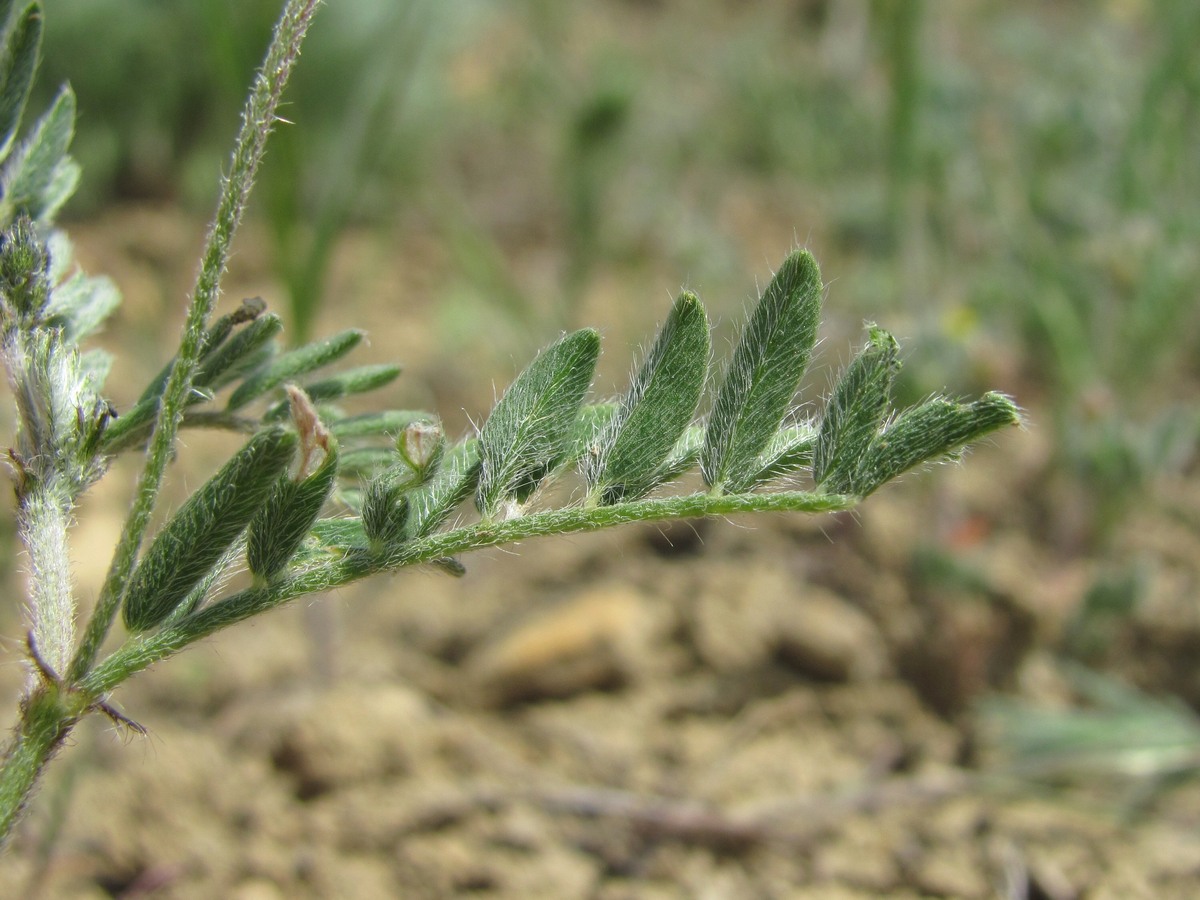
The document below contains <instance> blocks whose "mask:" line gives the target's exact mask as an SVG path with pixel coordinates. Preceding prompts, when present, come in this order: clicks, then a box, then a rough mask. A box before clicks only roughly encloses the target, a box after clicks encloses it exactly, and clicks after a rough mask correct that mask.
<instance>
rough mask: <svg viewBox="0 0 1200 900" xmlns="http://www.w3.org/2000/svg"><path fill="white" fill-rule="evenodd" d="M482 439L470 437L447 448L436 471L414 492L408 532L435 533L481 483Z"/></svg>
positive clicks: (412, 534)
mask: <svg viewBox="0 0 1200 900" xmlns="http://www.w3.org/2000/svg"><path fill="white" fill-rule="evenodd" d="M479 466H480V448H479V441H478V440H476V439H475V438H470V439H468V440H465V441H463V442H462V443H461V444H456V445H455V446H453V447H451V448H450V449H449V450H447V451H445V453H444V454H443V456H442V463H441V466H440V467H439V468H438V471H437V474H436V475H434V476H433V479H432V480H431V481H429V483H428V484H426V485H425V486H424V487H422V488H421V489H420V490H418V491H414V492H413V494H412V506H413V508H412V513H411V516H410V519H409V526H408V533H409V535H410V536H412V537H425V536H426V535H427V534H430V533H432V532H433V530H434V529H436V528H437V527H438V526H439V525H441V524H442V522H444V521H445V520H446V517H447V516H449V515H450V513H452V512H453V511H454V508H455V507H456V506H458V505H459V504H460V503H462V502H463V501H464V500H466V499H467V497H469V496H471V493H472V492H473V491H474V490H475V488H476V487H477V485H478V484H479Z"/></svg>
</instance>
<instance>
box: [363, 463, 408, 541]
mask: <svg viewBox="0 0 1200 900" xmlns="http://www.w3.org/2000/svg"><path fill="white" fill-rule="evenodd" d="M415 487H416V481H415V480H414V479H413V477H412V470H411V469H409V467H408V465H407V464H404V463H400V464H397V465H395V466H392V467H391V468H390V469H386V470H385V471H383V472H380V473H379V474H377V475H376V476H375V477H374V478H372V479H371V480H370V481H369V482H367V487H366V490H364V491H363V504H362V526H363V531H364V532H365V533H366V535H367V540H368V541H370V544H371V549H373V550H375V551H376V552H384V551H387V550H388V549H391V548H394V547H397V546H399V545H400V544H401V543H403V542H404V539H405V538H406V537H407V534H408V515H409V494H410V493H411V492H412V490H413V489H414V488H415Z"/></svg>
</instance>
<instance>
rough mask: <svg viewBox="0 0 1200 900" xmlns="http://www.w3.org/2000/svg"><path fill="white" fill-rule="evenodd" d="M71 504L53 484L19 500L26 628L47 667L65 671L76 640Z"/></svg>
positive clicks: (18, 525) (52, 481)
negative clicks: (26, 565) (25, 573)
mask: <svg viewBox="0 0 1200 900" xmlns="http://www.w3.org/2000/svg"><path fill="white" fill-rule="evenodd" d="M71 508H72V500H71V497H70V496H69V494H68V492H67V491H64V490H61V489H60V487H59V485H58V484H57V479H51V480H50V481H49V482H48V483H44V484H40V485H37V486H35V487H34V489H33V490H31V491H30V492H29V493H28V494H27V495H26V496H24V497H23V498H22V499H21V504H20V508H19V510H18V513H17V519H18V522H17V528H18V531H19V533H20V535H21V541H22V543H23V544H24V545H25V547H26V549H27V551H28V554H29V612H30V628H31V629H32V632H33V638H34V641H35V642H36V645H37V647H39V648H40V650H41V652H42V654H43V659H44V660H45V662H46V665H48V666H50V667H51V668H52V669H54V670H55V671H56V672H61V671H63V670H64V669H66V667H67V665H68V663H69V662H70V660H71V648H72V645H73V643H74V639H75V601H74V598H73V597H72V595H71V554H70V552H69V550H68V547H67V527H68V525H69V524H70V521H71Z"/></svg>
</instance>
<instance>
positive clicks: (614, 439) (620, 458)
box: [584, 293, 711, 504]
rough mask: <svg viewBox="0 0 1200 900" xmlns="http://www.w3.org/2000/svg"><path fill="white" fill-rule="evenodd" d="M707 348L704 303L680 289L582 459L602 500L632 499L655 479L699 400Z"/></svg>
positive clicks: (657, 478) (590, 484) (589, 479)
mask: <svg viewBox="0 0 1200 900" xmlns="http://www.w3.org/2000/svg"><path fill="white" fill-rule="evenodd" d="M710 350H711V340H710V337H709V331H708V317H707V316H706V315H705V314H704V307H703V306H701V305H700V301H699V299H697V297H696V295H695V294H691V293H684V294H682V295H681V296H680V297H679V299H678V300H676V301H675V305H674V306H673V307H672V308H671V314H670V316H668V317H667V321H666V323H664V325H663V327H662V330H661V331H659V333H658V338H657V339H656V340H655V342H654V346H653V347H652V348H651V350H650V353H649V354H648V355H647V357H646V361H645V362H644V363H643V364H642V367H641V369H639V370H638V373H637V375H636V376H635V377H634V380H633V384H632V385H631V386H630V388H629V391H628V393H626V394H625V396H624V398H623V399H622V400H621V404H620V406H619V407H618V409H617V412H616V414H615V415H614V416H613V418H612V419H611V420H610V422H609V423H608V425H607V426H606V427H605V429H604V431H603V432H602V433H601V434H600V436H599V438H598V440H597V446H598V452H597V453H596V454H595V455H589V456H588V457H587V458H586V459H585V467H584V470H585V474H586V476H587V480H588V484H589V486H590V487H591V489H592V490H593V491H598V492H599V494H600V501H601V502H602V503H606V504H608V503H618V502H620V501H622V500H636V499H638V498H639V497H642V496H644V495H645V494H647V493H649V491H650V490H651V489H652V488H654V487H655V486H656V485H657V484H659V482H660V480H661V478H660V468H661V466H662V464H663V463H664V461H665V460H666V459H667V457H668V456H669V455H670V453H671V450H672V449H673V448H674V447H675V445H676V443H677V442H678V441H679V438H680V436H681V435H682V434H683V433H684V430H685V429H686V428H687V426H688V424H689V423H690V422H691V420H692V415H693V414H694V413H695V412H696V404H697V403H699V402H700V393H701V392H702V391H703V390H704V380H705V378H706V376H707V374H708V357H709V352H710Z"/></svg>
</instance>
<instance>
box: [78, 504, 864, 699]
mask: <svg viewBox="0 0 1200 900" xmlns="http://www.w3.org/2000/svg"><path fill="white" fill-rule="evenodd" d="M857 502H858V501H857V498H854V497H845V496H841V495H837V494H814V493H808V492H804V491H787V492H782V493H777V494H728V495H715V494H692V495H688V496H684V497H667V498H660V499H652V500H637V501H632V502H628V503H617V504H613V505H612V506H599V507H570V508H567V509H554V510H547V511H545V512H537V513H531V514H529V515H526V516H521V517H519V518H515V519H509V520H506V521H489V522H477V523H475V524H473V525H467V526H464V527H462V528H456V529H453V530H451V531H446V532H442V533H440V534H434V535H430V536H429V537H427V538H422V539H420V540H415V541H412V542H411V543H408V544H405V545H403V546H402V547H401V548H400V550H399V551H398V552H394V553H392V554H391V555H390V556H375V555H372V554H370V553H369V552H367V551H366V550H362V551H358V550H351V551H348V552H347V553H346V554H345V555H344V556H342V557H341V558H339V559H336V560H334V561H332V562H329V563H326V564H323V565H317V566H314V567H312V568H310V569H307V570H304V571H302V572H301V573H300V574H298V575H296V576H294V577H292V578H289V579H287V580H284V581H281V582H278V583H276V584H271V585H267V586H265V587H251V588H247V589H246V590H243V591H241V592H239V593H237V594H234V595H233V596H231V597H228V598H226V599H225V600H222V601H219V602H217V603H214V604H212V605H211V606H207V607H205V608H204V609H201V610H200V611H199V612H197V613H195V614H193V615H191V616H188V617H186V618H184V619H181V620H180V621H178V622H176V623H175V624H173V625H171V626H170V627H167V628H164V629H163V630H161V631H158V632H155V633H153V634H149V635H145V636H143V637H138V638H133V639H131V640H129V641H128V642H127V643H126V644H125V645H124V646H123V647H121V648H120V649H118V650H117V651H116V652H114V653H113V654H112V656H110V657H108V659H106V660H104V661H103V662H102V663H100V664H99V665H98V666H96V668H95V669H93V670H92V672H91V673H90V674H89V675H88V676H87V677H86V678H85V679H84V680H83V681H82V683H81V685H80V687H81V688H82V689H83V690H84V691H85V692H86V693H88V694H89V695H90V696H92V697H95V698H101V697H103V696H104V695H106V694H107V693H108V692H109V691H111V690H112V689H113V688H115V687H116V686H117V685H119V684H120V683H121V682H123V681H125V680H126V679H128V678H129V677H130V676H131V675H134V674H136V673H137V672H140V671H141V670H142V669H145V668H147V667H148V666H151V665H153V664H154V663H156V662H159V661H160V660H163V659H166V658H167V657H169V656H172V655H173V654H175V653H177V652H178V651H179V650H181V649H183V648H184V647H186V646H187V645H188V644H191V643H194V642H195V641H198V640H200V639H202V638H204V637H207V636H208V635H210V634H213V633H214V632H216V631H220V630H221V629H223V628H226V627H228V626H230V625H233V624H236V623H237V622H241V621H243V620H244V619H248V618H250V617H252V616H256V615H258V614H259V613H262V612H266V611H267V610H269V609H273V608H275V607H277V606H281V605H283V604H284V603H287V602H288V601H289V600H294V599H295V598H296V597H300V596H303V595H305V594H312V593H317V592H320V591H328V590H331V589H333V588H337V587H342V586H344V585H346V584H349V583H350V582H353V581H358V580H359V579H361V578H364V577H366V576H368V575H374V574H377V573H380V572H386V571H393V570H396V569H400V568H404V567H406V566H412V565H419V564H421V563H429V562H433V561H434V560H438V559H443V558H445V557H447V556H454V555H456V554H459V553H465V552H468V551H471V550H481V549H484V548H486V547H495V546H499V545H501V544H513V543H517V542H519V541H522V540H527V539H529V538H535V537H546V536H550V535H562V534H572V533H578V532H585V531H598V530H600V529H604V528H611V527H613V526H615V525H622V524H626V523H630V522H653V521H662V520H665V519H681V518H696V517H701V516H724V515H733V514H736V513H743V512H772V511H774V512H808V513H819V512H832V511H837V510H845V509H850V508H851V507H853V506H854V505H855V504H856V503H857Z"/></svg>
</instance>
